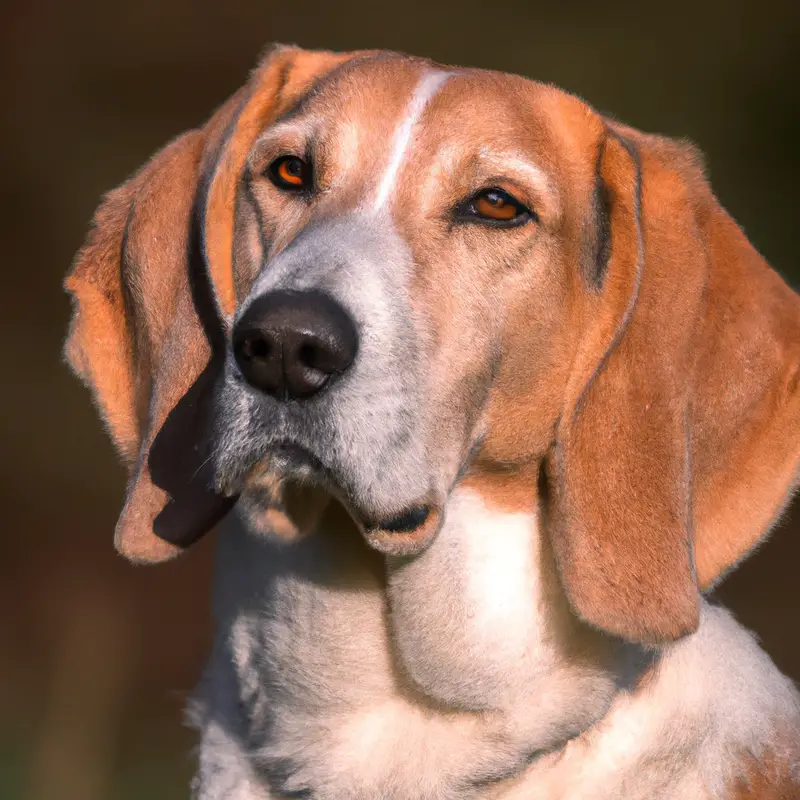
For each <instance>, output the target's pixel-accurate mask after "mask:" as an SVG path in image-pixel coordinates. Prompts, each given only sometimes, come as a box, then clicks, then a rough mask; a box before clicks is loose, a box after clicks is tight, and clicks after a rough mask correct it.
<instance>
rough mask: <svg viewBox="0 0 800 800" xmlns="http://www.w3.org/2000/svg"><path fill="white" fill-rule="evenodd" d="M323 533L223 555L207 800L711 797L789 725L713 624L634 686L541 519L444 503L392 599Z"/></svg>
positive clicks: (744, 637)
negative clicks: (551, 551)
mask: <svg viewBox="0 0 800 800" xmlns="http://www.w3.org/2000/svg"><path fill="white" fill-rule="evenodd" d="M325 533H326V532H325V531H320V533H319V534H318V535H317V534H315V535H312V536H310V537H309V538H307V539H305V540H303V541H301V542H299V543H296V544H292V545H288V546H287V545H278V544H276V543H273V542H270V541H267V540H266V539H264V538H259V537H255V536H253V535H251V534H248V533H246V532H245V531H243V530H242V529H241V528H240V527H238V526H237V525H235V524H232V525H230V526H229V528H228V529H227V530H226V531H224V533H223V536H222V537H221V539H220V558H219V562H218V567H219V571H218V581H217V587H216V593H215V597H216V611H217V617H218V633H217V645H216V647H215V651H214V655H213V657H212V660H211V663H210V665H209V669H208V672H207V677H206V680H205V682H204V685H203V686H202V687H201V690H200V700H201V702H200V710H199V711H198V713H197V724H198V725H199V726H200V727H201V728H202V729H203V744H202V748H201V763H200V774H199V776H198V780H197V794H198V796H199V797H201V798H203V800H209V799H211V798H213V799H214V800H216V798H222V797H235V798H241V799H242V800H244V799H245V798H246V799H247V800H250V798H258V799H259V800H261V798H272V797H280V796H281V795H280V792H283V793H286V792H292V791H294V792H302V791H308V792H310V795H309V796H311V797H313V798H315V799H316V800H327V799H328V798H330V799H331V800H333V799H334V798H342V797H348V798H354V799H358V798H363V799H364V800H367V798H370V800H371V798H377V797H381V798H383V797H386V798H390V797H396V798H403V800H415V798H416V799H418V800H423V799H425V798H430V799H431V800H433V799H434V798H435V799H436V800H438V799H439V798H453V800H455V798H459V799H461V798H489V797H492V798H495V797H497V798H507V799H508V800H516V799H517V798H519V800H522V798H525V800H545V799H546V800H558V799H559V798H564V800H575V799H576V798H587V800H588V798H592V800H611V799H612V798H615V799H616V798H625V800H644V798H655V797H658V798H662V799H663V800H694V798H698V799H699V798H720V799H721V798H724V797H725V791H726V787H727V786H729V784H730V781H731V780H732V779H733V778H734V777H735V776H736V775H737V770H738V769H739V768H740V761H739V760H738V759H739V757H740V756H741V755H742V754H744V753H752V754H754V755H755V756H756V757H757V756H758V754H759V753H760V752H762V750H763V748H764V747H765V746H767V745H768V744H769V743H770V742H771V741H774V740H775V737H776V734H777V732H778V731H780V730H785V729H788V730H796V729H797V726H798V725H799V724H800V722H799V720H800V706H799V705H798V696H797V693H796V691H795V690H794V688H793V687H792V686H791V684H790V682H789V681H788V680H787V679H785V678H784V677H782V676H781V675H780V673H779V672H778V671H777V670H776V669H775V667H774V666H773V665H772V663H771V662H770V660H769V658H768V657H767V656H766V655H765V654H764V653H763V652H762V651H761V650H760V649H759V648H758V646H757V644H756V643H755V642H754V640H753V639H752V637H751V636H750V635H749V634H748V633H746V632H745V631H744V630H743V629H742V628H741V627H740V626H739V625H738V624H737V623H736V622H735V621H734V620H733V619H732V618H731V617H730V615H729V614H728V613H727V612H725V611H723V610H721V609H717V608H714V607H711V606H707V605H705V606H704V608H703V613H702V622H701V626H700V630H699V631H698V633H697V634H695V635H694V636H691V637H689V638H688V639H686V640H684V641H682V642H680V643H677V644H675V645H673V646H671V647H669V648H667V649H666V650H665V651H664V653H663V655H662V657H661V660H660V663H659V664H658V665H657V667H656V670H655V673H654V675H651V676H648V678H647V680H645V681H644V683H643V686H642V688H640V689H632V688H631V686H632V685H633V684H632V682H631V681H630V677H631V675H633V676H635V675H636V674H638V671H639V670H641V669H642V668H643V666H644V665H645V663H646V662H647V658H646V654H645V653H644V652H643V651H640V650H636V649H631V648H625V647H622V648H621V650H619V652H617V650H616V648H618V647H620V646H619V645H614V644H612V643H611V642H610V641H607V640H604V639H603V637H600V636H599V635H597V634H592V633H591V632H589V631H587V630H583V629H582V628H581V627H580V626H579V625H578V624H577V622H573V623H568V624H567V627H566V628H565V627H564V624H565V623H564V620H563V619H561V617H560V616H559V613H557V612H558V609H559V608H560V604H561V602H562V600H561V599H559V597H558V596H557V595H556V594H554V593H553V590H552V582H551V581H549V580H547V576H548V570H550V568H551V567H550V562H549V556H548V550H547V547H546V537H545V536H543V535H542V532H541V531H540V528H539V520H538V515H537V514H536V512H535V510H533V509H531V511H530V512H524V513H515V514H508V513H503V512H500V511H496V510H493V509H491V508H490V507H488V506H486V504H485V503H484V502H483V500H482V499H481V497H480V496H479V495H477V494H475V493H473V492H468V491H464V490H459V491H457V492H455V493H454V495H453V497H452V498H451V500H450V503H449V505H448V508H447V518H446V522H445V525H444V527H443V530H442V531H441V533H440V535H439V537H438V538H437V540H436V541H435V542H434V543H433V544H432V545H431V547H430V548H429V549H428V550H427V551H426V552H425V553H423V554H422V555H421V556H419V557H417V558H415V559H413V560H410V561H403V560H392V559H390V560H389V563H388V564H387V565H386V581H387V582H386V583H384V580H383V578H382V577H381V573H382V567H381V564H382V559H381V558H380V557H378V556H376V554H375V553H373V552H371V551H369V550H368V549H367V548H366V547H365V545H364V544H363V543H362V542H361V541H360V539H359V538H358V537H357V536H355V535H354V536H353V537H347V536H345V537H342V536H341V535H337V536H332V535H330V536H326V535H325ZM559 620H561V621H559ZM565 634H568V635H569V636H570V637H571V639H572V641H576V640H577V639H582V640H583V641H584V644H585V647H584V648H583V650H584V652H585V653H588V654H589V655H585V656H584V658H583V659H582V660H581V662H580V663H574V662H573V660H572V659H570V657H569V656H568V655H567V654H566V653H565V652H563V646H560V645H559V642H560V641H562V638H561V637H563V636H564V635H565ZM592 653H595V654H596V655H597V656H598V658H597V659H596V662H593V660H592V656H591V654H592ZM601 653H602V655H603V658H602V659H601V658H599V655H600V654H601ZM601 662H602V666H601ZM547 750H550V751H552V752H550V753H541V754H540V755H539V757H538V758H534V760H533V762H532V763H530V756H531V755H532V754H533V753H534V752H535V751H547ZM269 774H271V775H272V785H271V787H270V782H269V780H268V779H267V776H268V775H269Z"/></svg>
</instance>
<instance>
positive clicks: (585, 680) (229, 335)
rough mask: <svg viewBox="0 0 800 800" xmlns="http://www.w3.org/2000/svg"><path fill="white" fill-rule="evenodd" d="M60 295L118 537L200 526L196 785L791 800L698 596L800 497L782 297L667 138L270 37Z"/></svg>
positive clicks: (778, 721)
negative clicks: (208, 615)
mask: <svg viewBox="0 0 800 800" xmlns="http://www.w3.org/2000/svg"><path fill="white" fill-rule="evenodd" d="M66 287H67V290H68V291H69V292H70V293H71V295H72V298H73V309H74V310H73V319H72V323H71V329H70V333H69V336H68V340H67V344H66V354H67V357H68V360H69V361H70V363H71V364H72V366H73V367H74V369H75V371H76V372H77V373H78V375H79V376H81V377H82V379H83V380H84V381H85V382H86V383H87V384H88V386H89V387H90V388H91V390H92V392H93V396H94V398H95V400H96V403H97V406H98V409H99V411H100V413H101V415H102V417H103V419H104V420H105V424H106V426H107V428H108V431H109V433H110V435H111V437H112V438H113V440H114V442H115V444H116V447H117V448H118V450H119V452H120V453H121V455H122V458H123V459H124V461H125V463H126V464H127V466H128V468H129V470H130V482H129V485H128V489H127V495H126V500H125V505H124V509H123V511H122V514H121V516H120V519H119V522H118V525H117V528H116V535H115V544H116V547H117V548H118V550H119V551H120V552H121V553H122V554H123V555H124V556H126V557H127V558H129V559H130V560H132V561H134V562H143V563H152V562H159V561H163V560H165V559H168V558H171V557H173V556H174V555H176V554H177V553H179V552H181V551H182V550H183V549H185V548H186V547H188V546H190V545H191V544H192V542H194V541H195V540H196V539H198V538H199V537H200V536H202V535H203V534H205V533H206V532H207V531H208V530H209V529H210V528H211V527H213V526H215V525H216V524H217V523H219V527H220V534H219V540H218V555H217V564H216V577H215V589H214V615H215V625H216V636H215V644H214V647H213V652H212V654H211V657H210V660H209V663H208V666H207V669H206V671H205V673H204V677H203V679H202V681H201V685H200V687H199V688H198V690H197V697H196V699H195V701H194V703H193V706H192V712H191V713H192V719H193V721H194V724H195V725H196V726H197V727H198V728H199V731H200V736H201V744H200V751H199V768H198V771H197V775H196V778H195V780H194V783H193V791H194V794H195V796H196V797H198V798H201V799H202V800H216V799H217V798H234V799H235V800H253V799H255V798H258V799H259V800H265V799H266V798H270V799H271V798H290V797H295V798H296V797H308V798H315V800H317V799H319V800H328V799H331V800H334V799H336V800H340V799H341V798H353V799H356V798H358V799H362V798H363V800H367V798H369V799H370V800H372V799H373V798H400V799H401V800H414V799H417V798H419V799H420V800H422V799H423V798H425V799H427V798H437V799H438V798H459V799H462V798H503V800H516V799H517V798H524V799H525V800H544V799H545V798H547V800H557V799H558V798H567V799H574V798H592V800H609V799H610V798H625V799H626V800H643V799H644V798H647V799H648V800H652V798H675V799H678V798H679V799H680V800H695V799H698V800H699V798H725V799H726V800H733V799H734V798H746V797H748V798H750V797H752V798H775V799H777V798H796V797H800V696H799V695H798V692H797V690H796V688H795V687H794V686H793V684H792V683H791V681H790V680H789V679H788V678H786V677H785V676H783V675H781V674H780V672H779V671H778V670H777V668H776V667H775V666H774V665H773V664H772V662H771V661H770V659H769V658H768V656H767V655H766V654H765V653H764V652H763V651H762V650H761V649H760V648H759V646H758V645H757V643H756V641H755V640H754V638H753V637H752V636H751V635H750V634H749V633H748V632H747V631H746V630H744V629H743V628H742V627H741V626H740V625H739V624H738V623H737V622H736V621H735V620H734V619H733V618H732V616H731V615H730V614H729V613H728V612H727V611H725V610H724V609H723V608H720V607H718V606H716V605H714V604H713V603H712V602H711V601H709V600H707V599H705V597H704V594H705V593H706V592H707V591H708V590H709V589H710V588H711V587H713V586H714V585H715V584H716V583H717V582H718V581H719V580H720V579H721V578H722V576H723V575H725V573H726V572H728V571H729V570H730V569H732V568H733V567H735V566H736V564H737V563H739V562H740V561H741V560H742V559H743V558H744V557H745V556H746V555H747V554H748V553H749V552H750V551H751V550H752V549H753V548H754V547H755V546H756V545H757V543H758V542H759V541H760V540H762V538H763V537H764V536H765V534H766V533H767V532H768V530H769V529H770V527H771V526H772V524H773V523H774V521H775V520H776V518H777V517H778V516H779V515H780V513H781V510H782V509H783V508H784V506H785V504H786V503H787V502H788V498H789V496H790V494H791V492H792V489H793V487H794V485H795V483H796V481H797V475H798V461H799V460H800V388H799V386H800V298H798V295H797V294H795V293H794V292H793V291H792V290H791V289H790V288H789V287H788V286H787V285H786V284H785V283H784V282H783V280H782V279H781V278H780V277H779V276H778V274H777V273H775V272H774V271H773V270H772V269H771V268H770V267H769V266H768V265H767V264H766V263H765V261H764V260H763V259H762V257H761V256H760V255H759V254H758V253H757V252H756V250H755V249H754V248H753V247H752V245H751V244H750V243H749V242H748V240H747V239H746V237H745V235H744V234H743V233H742V231H741V230H740V229H739V227H737V225H736V223H735V222H734V221H733V220H732V219H731V217H730V216H729V215H728V214H727V213H726V212H725V211H724V209H723V208H722V207H721V206H720V204H719V203H718V201H717V200H716V198H715V196H714V195H713V193H712V191H711V188H710V187H709V185H708V183H707V181H706V178H705V177H704V171H703V166H702V163H701V158H700V156H699V155H698V153H697V151H696V150H695V149H694V148H693V147H692V146H691V145H689V144H686V143H682V142H676V141H672V140H669V139H666V138H663V137H660V136H654V135H647V134H644V133H641V132H639V131H637V130H634V129H632V128H630V127H627V126H625V125H623V124H620V123H619V122H616V121H614V120H612V119H609V118H607V117H604V116H602V115H600V114H599V113H598V112H596V111H595V110H594V109H592V108H591V107H590V106H588V105H587V104H586V103H584V102H583V101H582V100H580V99H578V98H576V97H574V96H572V95H570V94H567V93H565V92H563V91H560V90H558V89H556V88H554V87H552V86H549V85H543V84H540V83H536V82H533V81H530V80H527V79H524V78H522V77H518V76H513V75H506V74H500V73H495V72H489V71H483V70H474V69H460V68H453V67H445V66H441V65H438V64H435V63H432V62H430V61H427V60H423V59H419V58H414V57H410V56H404V55H399V54H396V53H390V52H378V51H361V52H356V53H347V54H339V53H332V52H312V51H305V50H302V49H299V48H296V47H286V46H276V47H273V48H272V49H271V50H269V51H268V52H267V53H266V55H265V56H264V58H263V60H262V61H261V63H260V65H259V66H258V68H257V69H256V70H255V72H254V73H253V74H252V76H251V77H250V79H249V81H248V83H247V84H246V85H245V86H244V87H243V88H242V89H240V90H239V91H238V92H236V93H235V94H234V95H233V96H232V97H231V98H230V99H229V100H228V101H227V102H226V103H225V104H224V105H223V106H221V107H220V108H219V109H218V110H217V112H216V113H215V114H214V115H213V116H212V117H211V119H210V120H209V121H208V122H207V123H206V124H205V125H204V126H203V127H202V128H199V129H197V130H193V131H190V132H188V133H186V134H184V135H183V136H181V137H179V138H178V139H176V140H175V141H173V142H172V143H171V144H169V145H168V146H167V147H166V148H165V149H164V150H162V151H161V152H160V153H159V154H157V155H156V156H155V157H154V159H153V160H152V161H150V162H149V164H147V165H146V166H145V167H144V168H143V169H142V170H141V171H140V172H139V173H138V174H136V175H135V176H134V177H132V178H131V179H130V180H129V181H127V183H125V184H124V185H123V186H122V187H121V188H118V189H116V190H115V191H113V192H111V193H110V194H109V195H108V196H107V197H106V198H105V200H104V201H103V203H102V204H101V206H100V208H99V209H98V211H97V213H96V216H95V220H94V227H93V230H92V231H91V232H90V234H89V236H88V240H87V242H86V244H85V246H84V247H83V249H82V250H81V251H80V253H79V254H78V256H77V259H76V261H75V264H74V266H73V269H72V271H71V273H70V274H69V276H68V278H67V280H66Z"/></svg>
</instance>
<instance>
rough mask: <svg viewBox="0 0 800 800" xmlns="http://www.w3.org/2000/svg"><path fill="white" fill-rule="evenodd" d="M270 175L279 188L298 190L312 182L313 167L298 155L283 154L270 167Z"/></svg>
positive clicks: (306, 187)
mask: <svg viewBox="0 0 800 800" xmlns="http://www.w3.org/2000/svg"><path fill="white" fill-rule="evenodd" d="M267 172H268V173H269V177H270V179H271V180H272V182H273V183H274V184H275V185H276V186H277V187H278V188H279V189H286V190H288V191H295V192H296V191H298V190H300V189H308V188H309V186H310V184H311V167H310V166H309V165H308V164H307V163H306V162H305V161H303V159H302V158H299V157H298V156H281V157H280V158H276V159H275V161H273V162H272V163H271V164H270V165H269V167H268V169H267Z"/></svg>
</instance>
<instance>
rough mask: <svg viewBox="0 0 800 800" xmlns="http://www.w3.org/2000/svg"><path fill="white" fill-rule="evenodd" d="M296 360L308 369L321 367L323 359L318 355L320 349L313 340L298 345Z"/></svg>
mask: <svg viewBox="0 0 800 800" xmlns="http://www.w3.org/2000/svg"><path fill="white" fill-rule="evenodd" d="M297 360H298V361H299V362H300V363H301V364H302V365H303V366H304V367H307V368H308V369H321V368H322V367H323V364H322V361H323V359H322V358H321V357H320V350H319V347H317V345H316V344H314V343H313V342H306V343H305V344H302V345H300V347H299V348H298V350H297Z"/></svg>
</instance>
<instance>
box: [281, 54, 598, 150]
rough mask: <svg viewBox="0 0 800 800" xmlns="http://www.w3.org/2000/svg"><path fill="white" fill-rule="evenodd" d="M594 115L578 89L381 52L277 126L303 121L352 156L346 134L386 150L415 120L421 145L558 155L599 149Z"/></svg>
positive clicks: (344, 68)
mask: <svg viewBox="0 0 800 800" xmlns="http://www.w3.org/2000/svg"><path fill="white" fill-rule="evenodd" d="M596 121H597V115H596V114H594V113H593V112H592V111H591V109H589V107H588V106H586V105H585V104H584V103H582V102H581V101H580V100H578V99H577V98H575V97H573V96H571V95H569V94H567V93H565V92H563V91H561V90H559V89H556V88H555V87H552V86H549V85H546V84H542V83H539V82H537V81H534V80H530V79H527V78H523V77H521V76H518V75H511V74H506V73H500V72H494V71H489V70H480V69H462V68H459V67H449V66H444V65H440V64H437V63H435V62H432V61H428V60H424V59H418V58H412V57H409V56H403V55H395V54H386V53H378V54H375V55H371V56H368V57H360V58H358V57H357V58H355V59H354V60H353V61H352V62H349V63H345V64H343V65H341V66H340V67H338V68H337V69H334V70H333V71H332V72H331V73H330V74H328V75H326V76H324V77H323V78H321V79H320V80H319V81H318V82H317V83H316V84H315V85H314V86H313V87H311V88H310V90H309V91H308V92H307V93H306V94H305V95H303V96H302V97H300V98H297V99H296V100H295V102H294V103H293V104H292V106H291V108H290V109H289V110H288V111H287V112H286V113H285V114H283V115H282V116H281V117H280V118H279V119H278V121H277V124H276V126H275V128H276V129H277V132H278V133H280V132H282V131H285V130H297V129H302V130H303V131H304V133H305V134H307V135H308V137H309V138H311V139H312V140H315V141H316V142H317V143H318V144H327V146H329V147H332V148H333V149H336V150H338V151H339V152H340V155H342V157H345V158H346V155H347V153H342V152H341V150H342V145H343V143H344V144H349V145H350V147H351V149H355V147H356V145H358V147H359V155H360V157H361V158H368V157H369V156H368V153H369V152H370V151H372V152H374V153H376V154H377V153H378V152H381V151H386V150H388V149H389V148H390V147H391V145H392V143H393V141H394V140H395V138H396V132H397V131H398V129H401V128H402V127H403V126H408V125H409V124H411V123H413V124H414V128H415V130H414V139H415V140H416V141H419V142H421V143H422V144H423V146H422V147H420V148H417V150H418V151H420V152H424V151H428V152H430V151H431V150H435V151H437V152H438V151H439V150H440V149H441V148H450V149H451V150H455V151H462V152H463V151H480V150H482V149H483V150H486V149H487V148H488V149H499V150H503V149H505V150H507V151H508V150H510V149H513V148H516V149H520V148H522V149H525V150H527V151H528V152H529V153H532V154H536V155H537V156H539V157H540V158H543V159H545V160H546V161H549V162H551V165H552V164H553V163H555V162H557V161H558V160H559V157H560V156H561V155H562V154H563V153H562V151H564V150H565V149H566V150H567V151H571V152H573V153H574V152H575V151H576V149H577V150H580V151H585V152H586V153H589V152H591V151H593V147H592V142H593V141H594V140H595V139H596V134H597V125H596ZM587 122H588V123H589V124H585V123H587ZM576 145H577V148H576ZM408 155H411V154H410V153H409V154H408Z"/></svg>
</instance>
